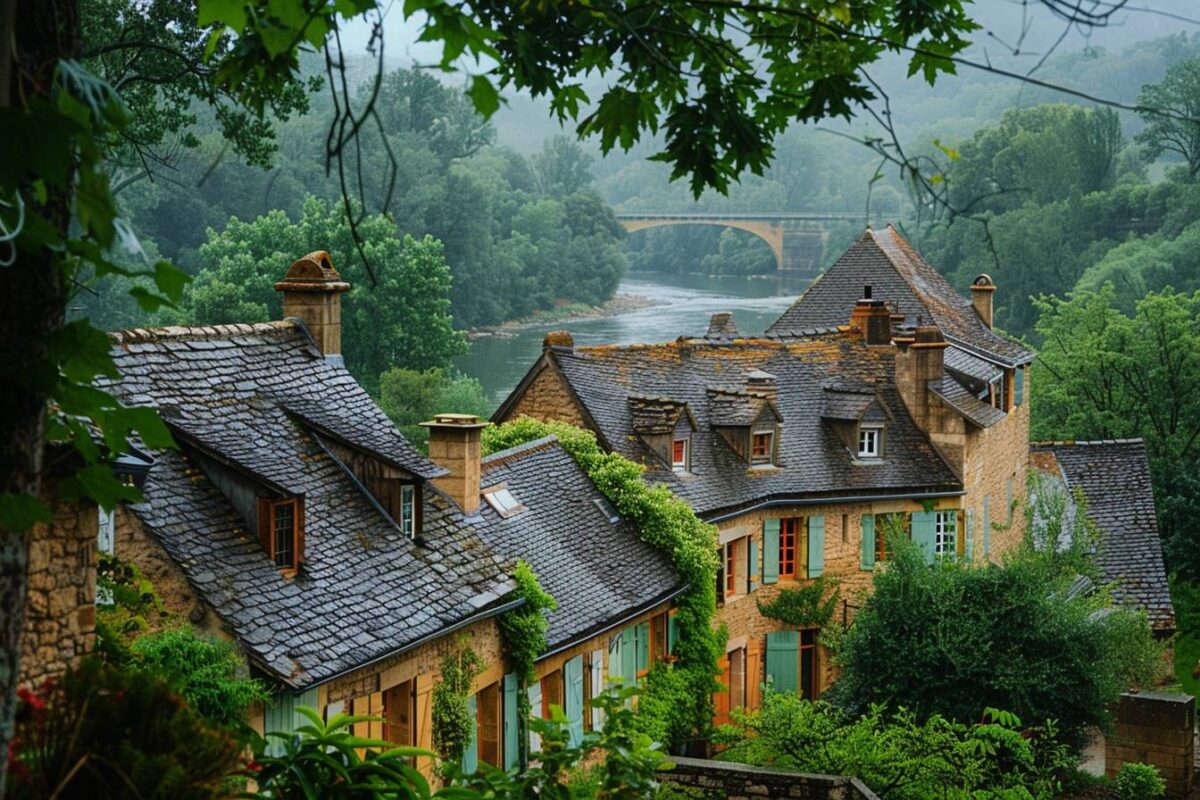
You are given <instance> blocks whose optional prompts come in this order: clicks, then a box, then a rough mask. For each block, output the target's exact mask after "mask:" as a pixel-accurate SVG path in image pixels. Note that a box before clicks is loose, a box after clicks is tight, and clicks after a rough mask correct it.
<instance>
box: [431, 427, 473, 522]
mask: <svg viewBox="0 0 1200 800" xmlns="http://www.w3.org/2000/svg"><path fill="white" fill-rule="evenodd" d="M489 424H490V423H487V422H484V421H483V420H481V419H480V418H479V417H477V416H475V415H474V414H435V415H434V417H433V419H431V420H429V421H428V422H422V423H421V427H423V428H428V429H429V457H430V458H431V459H432V460H433V461H434V463H436V464H437V465H438V466H439V467H443V468H444V469H446V470H447V471H448V474H446V475H443V476H441V477H440V478H434V479H433V485H434V486H436V487H438V488H439V489H441V490H442V491H443V492H445V493H446V494H448V495H449V496H450V499H451V500H453V501H454V502H455V504H456V505H457V506H458V507H459V508H460V509H462V512H463V514H464V515H466V516H468V517H470V516H473V515H474V514H475V512H477V511H478V510H479V474H480V459H481V458H482V456H483V447H482V443H481V441H480V431H482V430H483V429H484V428H486V427H487V426H488V425H489Z"/></svg>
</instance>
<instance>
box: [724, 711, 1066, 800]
mask: <svg viewBox="0 0 1200 800" xmlns="http://www.w3.org/2000/svg"><path fill="white" fill-rule="evenodd" d="M717 739H718V741H719V742H721V743H724V744H727V745H729V749H728V750H726V751H725V752H724V753H723V754H722V755H721V758H722V759H723V760H728V761H740V762H744V763H749V764H755V765H759V766H771V767H783V768H786V769H794V770H799V771H801V772H809V773H823V774H830V775H853V776H855V777H857V778H859V779H860V780H862V781H863V782H864V783H866V784H867V785H868V786H870V787H871V788H872V789H874V790H875V791H876V792H879V793H880V794H881V795H886V796H887V797H888V798H889V800H927V798H931V797H938V798H942V800H982V799H983V798H997V799H998V798H1037V800H1043V799H1044V800H1049V798H1051V797H1053V796H1054V795H1055V793H1056V792H1057V790H1058V788H1059V787H1058V779H1059V775H1060V774H1062V773H1063V772H1065V771H1066V770H1067V769H1068V768H1069V767H1070V766H1071V765H1072V760H1071V758H1070V756H1069V752H1068V749H1067V748H1066V747H1065V746H1063V745H1062V744H1061V743H1059V741H1058V739H1057V731H1056V728H1055V726H1054V725H1053V724H1047V725H1044V726H1041V727H1036V728H1023V727H1022V725H1021V721H1020V719H1019V718H1017V717H1016V715H1014V714H1010V713H1007V712H1003V711H997V710H994V709H989V710H988V711H987V712H985V714H984V715H983V717H982V718H981V719H980V720H979V721H978V722H976V723H974V724H962V723H955V722H951V721H949V720H947V719H945V718H944V717H941V716H939V715H936V714H934V715H932V716H929V717H928V718H926V719H924V720H923V721H921V720H918V718H917V716H916V715H915V714H913V713H912V712H909V711H906V710H904V709H900V710H898V711H896V712H894V713H889V712H885V711H884V710H883V708H882V707H880V706H875V707H872V708H871V709H869V710H868V711H867V713H866V714H865V715H863V716H861V717H857V718H855V717H852V716H850V715H847V714H845V713H843V712H841V711H839V710H838V709H836V708H834V707H833V706H830V705H828V704H825V703H819V702H818V703H813V702H811V701H808V700H805V699H804V698H802V697H800V696H798V695H795V694H791V693H786V694H785V693H779V692H772V691H768V692H767V693H766V696H765V697H764V698H763V706H762V709H761V710H759V711H755V712H750V713H740V712H739V713H735V715H734V724H733V725H730V726H724V727H722V729H721V730H720V731H719V735H718V737H717Z"/></svg>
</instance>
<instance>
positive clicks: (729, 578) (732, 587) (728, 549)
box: [725, 539, 745, 597]
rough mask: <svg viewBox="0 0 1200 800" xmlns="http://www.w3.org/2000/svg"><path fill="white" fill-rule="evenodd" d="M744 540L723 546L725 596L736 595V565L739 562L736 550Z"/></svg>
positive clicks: (737, 540) (738, 554)
mask: <svg viewBox="0 0 1200 800" xmlns="http://www.w3.org/2000/svg"><path fill="white" fill-rule="evenodd" d="M744 542H745V539H736V540H734V541H732V542H730V543H729V544H727V545H725V596H726V597H730V596H732V595H735V594H737V593H738V564H739V563H740V562H741V559H740V553H739V552H738V550H739V549H740V547H741V545H742V544H743V543H744Z"/></svg>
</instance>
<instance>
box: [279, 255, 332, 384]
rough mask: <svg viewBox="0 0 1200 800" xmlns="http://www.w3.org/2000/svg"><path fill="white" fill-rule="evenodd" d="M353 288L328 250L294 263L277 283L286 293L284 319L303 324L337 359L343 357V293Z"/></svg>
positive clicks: (326, 355) (328, 353) (326, 351)
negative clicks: (336, 266)
mask: <svg viewBox="0 0 1200 800" xmlns="http://www.w3.org/2000/svg"><path fill="white" fill-rule="evenodd" d="M349 289H350V284H348V283H346V282H345V281H343V280H342V276H341V275H339V274H338V272H337V270H336V269H334V268H333V261H332V260H331V259H330V258H329V253H327V252H325V251H324V250H317V251H314V252H312V253H309V254H308V255H306V256H304V257H303V258H300V259H297V260H296V261H294V262H292V265H291V266H290V267H288V271H287V274H286V275H284V276H283V280H281V281H279V282H277V283H276V284H275V290H276V291H278V292H282V293H283V316H284V317H294V318H296V319H299V320H300V321H301V322H303V323H304V327H305V328H307V329H308V333H309V335H310V336H312V337H313V341H315V342H316V343H317V347H318V348H320V350H321V352H322V353H323V354H324V355H325V357H326V358H329V359H335V360H340V359H341V357H342V300H341V294H342V292H345V291H347V290H349Z"/></svg>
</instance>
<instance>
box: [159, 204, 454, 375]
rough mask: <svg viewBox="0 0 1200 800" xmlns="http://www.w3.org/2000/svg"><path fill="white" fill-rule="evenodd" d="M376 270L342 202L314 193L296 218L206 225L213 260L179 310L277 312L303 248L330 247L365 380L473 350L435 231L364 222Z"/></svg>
mask: <svg viewBox="0 0 1200 800" xmlns="http://www.w3.org/2000/svg"><path fill="white" fill-rule="evenodd" d="M359 228H360V231H361V232H362V233H363V235H364V236H365V237H366V242H365V248H364V251H365V253H366V255H367V257H368V259H369V260H370V263H371V265H372V268H373V272H374V276H373V277H374V281H373V282H372V276H369V275H367V273H366V271H365V270H364V269H363V266H362V262H361V261H359V259H358V255H357V253H356V252H355V246H354V242H353V239H352V236H351V232H350V226H349V223H348V222H347V220H346V215H345V214H344V213H343V210H342V208H341V207H339V206H336V205H334V206H330V205H328V204H326V203H325V202H324V201H322V200H318V199H316V198H309V199H308V200H307V201H305V203H304V212H303V216H302V217H301V218H300V219H299V220H297V221H296V222H292V221H291V220H290V219H288V217H287V215H286V214H284V213H283V212H282V211H272V212H271V213H269V214H267V215H265V216H262V217H259V218H258V219H256V220H254V221H252V222H242V221H241V220H237V219H231V220H230V221H229V224H228V225H226V227H225V230H223V231H221V232H219V233H218V232H217V231H212V230H210V231H209V237H208V242H207V243H206V244H204V245H203V246H201V248H200V255H201V256H202V258H203V262H204V263H205V264H206V265H208V266H206V267H205V268H204V269H202V270H201V271H200V274H199V275H197V276H196V279H195V281H194V282H193V283H192V285H191V286H189V287H188V290H187V292H185V294H184V296H183V301H182V303H181V304H180V310H179V311H178V312H174V313H173V314H172V316H177V317H179V318H180V319H181V320H185V321H187V322H189V323H193V324H201V325H211V324H218V323H229V322H254V321H262V320H267V319H279V318H280V316H281V315H282V313H283V308H282V300H281V298H280V295H279V292H277V291H275V282H276V281H278V280H281V279H282V277H283V273H284V272H285V271H286V270H287V265H288V264H290V263H291V262H292V261H293V260H295V259H296V258H297V257H298V256H299V255H302V254H304V253H308V252H311V251H313V250H328V251H329V254H330V257H331V258H332V259H333V263H334V266H335V267H336V268H337V269H338V271H339V272H340V273H341V274H342V277H343V278H345V279H346V280H347V281H349V282H350V284H351V286H352V288H351V290H350V292H349V294H348V295H347V297H346V298H345V300H344V301H343V303H342V348H343V351H344V352H343V355H344V356H345V359H346V368H347V369H349V370H350V371H351V372H352V373H353V374H354V376H355V377H356V378H358V380H359V382H360V383H362V384H363V385H365V386H367V387H368V388H369V389H374V387H375V386H376V385H377V380H378V377H379V374H380V373H381V372H383V371H384V370H387V369H390V368H392V367H406V368H409V369H418V370H421V369H429V368H431V367H441V366H444V365H446V364H448V363H449V362H450V359H451V358H452V357H454V356H456V355H458V354H459V353H462V352H465V351H466V338H465V337H464V336H463V334H462V333H461V332H459V331H456V330H454V325H453V319H452V318H451V316H450V268H449V267H447V266H446V262H445V259H444V258H443V256H442V247H441V244H440V243H439V242H437V241H434V240H433V239H432V238H429V237H425V238H424V239H422V240H419V241H418V240H416V239H413V238H412V237H411V236H405V237H403V238H400V237H398V236H397V235H396V232H395V227H394V226H393V224H392V223H391V222H390V221H389V220H388V219H387V218H385V217H383V216H382V215H376V216H371V217H367V218H366V219H364V220H363V222H362V223H361V225H360V226H359Z"/></svg>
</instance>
